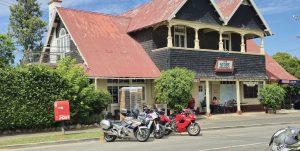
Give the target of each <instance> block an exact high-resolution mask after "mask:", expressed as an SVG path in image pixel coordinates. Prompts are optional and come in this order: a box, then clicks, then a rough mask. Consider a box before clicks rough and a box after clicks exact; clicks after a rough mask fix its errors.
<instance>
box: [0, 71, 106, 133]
mask: <svg viewBox="0 0 300 151" xmlns="http://www.w3.org/2000/svg"><path fill="white" fill-rule="evenodd" d="M82 70H83V69H82ZM79 76H83V75H79ZM86 80H87V81H88V79H86ZM74 87H81V88H80V89H81V90H80V91H78V90H75V89H74ZM66 99H67V100H69V101H70V110H71V121H68V122H66V124H77V123H79V124H92V123H95V122H99V120H100V113H101V112H102V110H103V109H104V108H105V107H106V106H107V104H108V102H109V101H110V100H111V96H110V94H109V93H108V92H107V91H102V90H95V89H94V86H93V85H89V84H88V83H87V84H86V85H84V86H76V85H74V83H71V81H70V79H68V77H64V75H62V74H61V73H60V72H58V70H57V69H53V68H50V67H48V66H43V65H30V66H22V67H17V68H15V69H12V68H11V69H3V68H2V69H1V68H0V132H1V131H5V130H17V129H42V128H50V127H54V126H58V124H59V123H56V122H55V121H54V115H53V114H54V113H53V112H54V111H53V110H54V107H53V105H54V102H55V101H57V100H66Z"/></svg>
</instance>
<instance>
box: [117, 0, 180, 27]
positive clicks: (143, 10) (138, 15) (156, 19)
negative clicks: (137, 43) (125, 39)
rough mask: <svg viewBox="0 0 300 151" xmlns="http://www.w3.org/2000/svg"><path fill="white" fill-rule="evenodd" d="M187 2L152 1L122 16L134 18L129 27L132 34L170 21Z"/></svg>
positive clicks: (174, 0)
mask: <svg viewBox="0 0 300 151" xmlns="http://www.w3.org/2000/svg"><path fill="white" fill-rule="evenodd" d="M185 2H186V0H152V1H151V2H149V3H147V4H145V5H143V6H140V7H138V8H136V9H133V10H131V11H128V12H126V13H124V14H121V16H126V17H130V18H132V20H131V22H130V25H129V27H128V32H131V31H135V30H138V29H141V28H145V27H148V26H151V25H154V24H157V23H160V22H163V21H166V20H169V19H170V18H171V17H173V16H172V15H175V14H174V13H176V10H177V11H178V10H179V9H180V8H181V6H182V5H183V4H184V3H185Z"/></svg>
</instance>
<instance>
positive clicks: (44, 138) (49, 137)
mask: <svg viewBox="0 0 300 151" xmlns="http://www.w3.org/2000/svg"><path fill="white" fill-rule="evenodd" d="M100 136H103V133H102V132H100V131H97V132H81V133H71V134H65V135H63V134H60V133H55V134H45V135H41V136H26V135H24V137H16V138H11V139H6V140H5V139H4V140H1V139H0V148H1V147H4V146H7V145H16V144H30V143H40V142H51V141H61V140H73V139H84V138H100Z"/></svg>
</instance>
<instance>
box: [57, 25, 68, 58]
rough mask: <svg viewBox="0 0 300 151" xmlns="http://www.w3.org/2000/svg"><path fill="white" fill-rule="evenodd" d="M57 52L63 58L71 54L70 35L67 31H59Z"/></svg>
mask: <svg viewBox="0 0 300 151" xmlns="http://www.w3.org/2000/svg"><path fill="white" fill-rule="evenodd" d="M57 50H58V53H60V56H61V58H64V57H65V54H66V53H68V52H70V35H69V34H67V31H66V29H64V28H62V29H60V31H59V35H58V38H57Z"/></svg>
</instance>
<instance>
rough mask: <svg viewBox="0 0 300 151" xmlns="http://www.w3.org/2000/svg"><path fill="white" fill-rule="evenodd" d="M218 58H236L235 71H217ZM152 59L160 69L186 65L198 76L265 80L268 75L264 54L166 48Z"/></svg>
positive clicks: (156, 52) (185, 66)
mask: <svg viewBox="0 0 300 151" xmlns="http://www.w3.org/2000/svg"><path fill="white" fill-rule="evenodd" d="M218 58H229V59H234V67H235V70H234V72H233V73H215V71H214V67H215V64H216V60H217V59H218ZM152 59H153V60H154V63H155V64H156V65H157V67H158V68H159V69H160V70H167V69H172V68H175V67H184V68H187V69H190V70H193V71H194V72H196V74H197V77H198V78H212V79H229V80H230V79H245V80H254V79H255V80H265V79H266V77H267V75H266V68H265V56H264V55H250V54H240V53H229V52H218V51H216V52H212V51H193V50H183V49H180V48H178V49H177V48H166V49H163V50H160V51H155V52H153V58H152Z"/></svg>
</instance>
